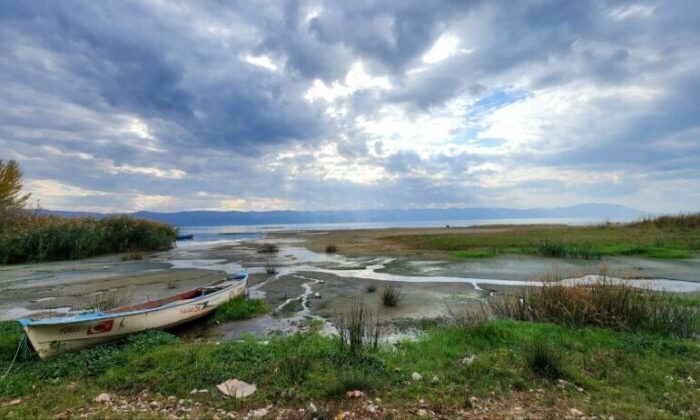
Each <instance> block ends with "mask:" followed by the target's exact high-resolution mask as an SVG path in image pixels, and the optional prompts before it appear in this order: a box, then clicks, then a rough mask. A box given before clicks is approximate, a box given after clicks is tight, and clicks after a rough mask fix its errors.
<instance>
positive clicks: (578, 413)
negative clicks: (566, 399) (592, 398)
mask: <svg viewBox="0 0 700 420" xmlns="http://www.w3.org/2000/svg"><path fill="white" fill-rule="evenodd" d="M570 412H571V415H572V416H575V417H582V416H584V413H583V411H581V410H579V409H577V408H572V409H571V410H570Z"/></svg>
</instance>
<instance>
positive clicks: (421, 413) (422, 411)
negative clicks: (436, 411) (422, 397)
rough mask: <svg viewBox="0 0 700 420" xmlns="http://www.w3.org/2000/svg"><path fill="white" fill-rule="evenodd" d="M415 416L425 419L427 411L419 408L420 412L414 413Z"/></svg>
mask: <svg viewBox="0 0 700 420" xmlns="http://www.w3.org/2000/svg"><path fill="white" fill-rule="evenodd" d="M416 414H418V417H427V416H428V411H427V410H425V409H424V408H421V409H420V410H418V413H416Z"/></svg>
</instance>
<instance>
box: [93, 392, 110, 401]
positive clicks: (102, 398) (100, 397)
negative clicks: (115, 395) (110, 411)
mask: <svg viewBox="0 0 700 420" xmlns="http://www.w3.org/2000/svg"><path fill="white" fill-rule="evenodd" d="M94 401H95V402H98V403H107V402H110V401H112V396H111V395H109V394H108V393H106V392H103V393H101V394H100V395H98V396H96V397H95V400H94Z"/></svg>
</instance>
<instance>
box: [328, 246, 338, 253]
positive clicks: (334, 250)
mask: <svg viewBox="0 0 700 420" xmlns="http://www.w3.org/2000/svg"><path fill="white" fill-rule="evenodd" d="M336 252H338V247H337V246H335V245H326V254H334V253H336Z"/></svg>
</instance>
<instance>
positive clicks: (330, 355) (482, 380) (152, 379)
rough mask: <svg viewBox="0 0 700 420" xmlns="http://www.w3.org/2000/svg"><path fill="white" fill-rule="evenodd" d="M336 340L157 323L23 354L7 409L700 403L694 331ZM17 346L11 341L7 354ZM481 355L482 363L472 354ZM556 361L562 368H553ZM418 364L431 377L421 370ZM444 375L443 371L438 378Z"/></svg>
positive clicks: (644, 408)
mask: <svg viewBox="0 0 700 420" xmlns="http://www.w3.org/2000/svg"><path fill="white" fill-rule="evenodd" d="M0 325H1V324H0ZM2 328H6V327H4V326H3V327H2ZM3 331H5V330H4V329H3ZM533 337H539V338H541V339H544V340H546V342H547V345H546V346H547V348H546V349H544V350H542V349H539V350H537V351H538V352H539V353H538V355H536V354H535V353H534V351H535V350H532V347H531V345H532V343H534V342H535V341H533V340H534V339H533ZM336 340H337V339H334V338H332V337H324V336H321V335H318V334H315V333H314V334H297V335H293V336H287V337H272V338H270V339H269V340H268V341H267V342H262V341H260V340H258V339H255V338H252V337H248V338H244V339H242V340H240V341H235V342H224V343H222V344H220V345H215V344H209V343H182V342H179V341H178V340H177V338H175V337H174V336H171V335H169V334H167V333H162V332H150V333H147V334H143V335H139V336H136V337H132V338H131V339H130V340H129V341H128V342H127V343H125V344H122V345H112V346H104V347H100V348H95V349H92V350H86V351H82V352H77V353H71V354H65V355H63V356H59V357H58V358H56V359H52V360H49V361H46V362H39V361H36V360H20V362H19V365H18V366H17V369H15V370H14V371H13V373H11V374H10V375H9V376H8V378H7V379H6V380H5V381H3V382H0V401H4V400H8V399H11V398H15V397H21V398H22V399H23V402H22V404H20V405H17V406H1V405H0V417H8V416H9V415H10V413H13V414H14V415H15V416H18V417H27V416H29V417H37V416H38V417H52V416H53V415H55V414H56V413H58V412H60V411H63V410H64V409H66V408H74V407H76V406H80V405H81V404H82V405H84V404H87V403H89V401H90V400H91V399H92V398H94V396H95V395H97V394H98V393H100V392H116V393H119V394H121V395H136V394H137V393H139V392H141V391H143V390H147V391H149V393H150V394H151V395H156V394H160V395H163V396H168V395H174V396H176V397H177V398H191V397H190V396H189V392H190V391H191V390H192V389H195V388H196V389H208V390H209V393H207V394H200V395H199V396H198V399H199V401H201V402H202V404H204V405H206V406H212V407H216V408H223V409H226V410H234V409H247V408H253V407H262V406H265V405H267V404H270V403H273V404H283V405H285V406H290V407H295V406H296V407H305V406H307V405H308V402H309V401H314V402H316V404H324V403H328V402H333V401H335V402H338V401H344V400H345V397H344V393H345V392H346V391H347V390H350V389H361V390H364V391H365V392H368V393H369V394H370V396H371V397H372V398H374V397H379V398H381V399H382V400H383V404H388V405H394V406H396V407H402V406H404V405H405V404H406V403H410V402H415V401H417V400H418V399H420V398H424V399H426V401H427V404H428V405H429V406H431V407H441V408H443V409H444V408H461V407H464V406H465V404H466V399H468V397H469V396H476V397H479V398H489V397H491V395H492V393H495V395H496V396H497V397H498V398H503V399H505V400H508V398H509V395H511V394H512V393H517V392H525V393H527V392H528V390H529V389H537V388H542V389H544V390H545V392H546V394H547V398H548V399H550V400H551V403H552V404H557V403H558V401H559V400H563V401H567V402H568V403H571V404H575V406H576V407H577V408H579V409H582V410H584V411H585V412H586V413H591V414H605V415H606V416H609V415H612V416H615V417H621V418H630V417H646V418H650V417H654V418H656V417H662V418H669V417H692V416H697V413H698V411H697V410H698V408H700V402H699V401H698V399H697V389H696V388H697V385H694V386H692V385H689V384H688V383H687V378H688V377H692V378H694V379H700V346H699V345H698V342H697V341H694V340H690V339H682V338H677V337H672V336H661V335H655V334H646V333H619V332H615V331H612V330H607V329H600V328H593V327H585V328H573V327H567V326H560V325H555V324H548V323H530V322H518V321H489V322H485V323H482V324H479V325H478V326H477V327H475V328H471V329H463V328H456V327H455V328H446V327H439V328H434V329H431V330H429V331H427V333H426V335H425V336H424V337H423V338H421V339H420V340H419V341H408V342H402V343H399V344H398V345H397V346H396V349H395V350H392V349H390V348H380V349H379V350H376V351H369V352H365V353H362V354H359V355H356V356H350V355H349V354H348V353H347V352H344V351H342V350H341V347H340V346H338V344H337V342H336ZM528 343H530V345H528ZM11 347H13V346H11V345H9V346H6V347H3V349H2V351H3V354H2V358H1V359H2V360H7V352H8V350H9V349H10V348H11ZM552 349H554V351H555V352H556V356H554V359H553V358H552V357H550V356H551V351H552ZM11 350H12V351H14V348H12V349H11ZM472 354H474V355H476V359H475V361H474V363H472V364H470V365H467V364H463V363H462V362H461V360H462V358H464V357H466V356H469V355H472ZM533 356H537V358H536V359H537V360H536V361H533V360H534V359H533ZM309 360H312V361H313V362H312V363H309ZM552 360H556V361H555V362H552ZM553 363H554V364H556V366H555V368H556V370H557V374H554V375H549V374H548V373H547V372H550V371H551V366H553ZM289 365H294V366H291V367H290V366H289ZM282 366H286V367H285V368H281V367H282ZM540 368H544V370H540ZM3 370H4V369H3ZM413 372H418V373H420V374H421V375H422V376H423V379H422V380H420V381H414V380H412V379H411V374H412V373H413ZM542 372H545V374H543V373H542ZM561 372H565V376H566V378H567V380H568V381H569V382H571V383H572V384H573V385H571V386H569V387H568V388H566V389H563V390H562V389H559V387H558V386H557V382H556V381H555V378H556V377H558V376H562V374H561ZM433 376H437V377H438V378H439V382H438V383H437V384H434V383H432V381H431V378H432V377H433ZM230 378H238V379H241V380H244V381H247V382H251V383H255V384H256V385H257V386H258V391H257V392H256V393H255V394H253V395H252V396H250V397H248V398H246V399H243V400H230V399H222V398H220V397H219V396H218V394H217V392H216V390H215V385H216V384H218V383H220V382H222V381H224V380H227V379H230ZM576 387H580V388H582V389H583V390H584V392H580V391H577V390H576ZM540 403H542V402H540ZM570 406H574V405H570ZM660 410H664V411H660Z"/></svg>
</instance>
